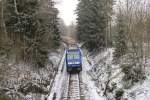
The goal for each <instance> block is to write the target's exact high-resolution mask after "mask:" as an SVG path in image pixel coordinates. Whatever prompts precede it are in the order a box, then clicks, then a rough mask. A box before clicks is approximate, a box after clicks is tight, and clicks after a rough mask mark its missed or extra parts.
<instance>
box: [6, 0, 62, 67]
mask: <svg viewBox="0 0 150 100" xmlns="http://www.w3.org/2000/svg"><path fill="white" fill-rule="evenodd" d="M5 12H6V13H5V14H4V15H5V24H6V30H7V33H8V38H9V39H10V41H11V42H12V44H13V45H12V51H13V52H14V54H15V55H16V61H19V60H20V59H23V60H24V61H25V62H28V63H32V64H33V65H35V66H39V67H42V66H44V65H45V63H46V61H47V60H48V53H49V50H50V49H52V48H54V49H56V48H57V47H58V46H59V41H60V35H59V30H58V27H57V26H58V22H57V20H58V18H57V15H58V11H57V9H56V8H55V7H54V2H53V1H52V0H6V9H5Z"/></svg>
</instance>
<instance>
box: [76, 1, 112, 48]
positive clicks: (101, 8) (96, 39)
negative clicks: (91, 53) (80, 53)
mask: <svg viewBox="0 0 150 100" xmlns="http://www.w3.org/2000/svg"><path fill="white" fill-rule="evenodd" d="M110 1H111V2H110ZM112 2H113V1H112V0H107V1H106V0H80V1H79V4H78V8H77V15H78V18H77V23H78V26H77V33H78V39H79V40H80V41H81V42H87V48H88V49H89V50H93V49H99V48H100V47H106V44H107V43H106V41H107V31H106V28H107V27H108V21H109V20H108V17H111V14H110V13H109V12H110V11H111V10H110V8H112V4H113V3H112ZM108 9H109V10H108Z"/></svg>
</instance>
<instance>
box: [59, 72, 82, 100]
mask: <svg viewBox="0 0 150 100" xmlns="http://www.w3.org/2000/svg"><path fill="white" fill-rule="evenodd" d="M62 100H84V89H83V82H82V77H81V73H80V74H68V79H67V83H66V86H65V90H64V92H63V95H62Z"/></svg>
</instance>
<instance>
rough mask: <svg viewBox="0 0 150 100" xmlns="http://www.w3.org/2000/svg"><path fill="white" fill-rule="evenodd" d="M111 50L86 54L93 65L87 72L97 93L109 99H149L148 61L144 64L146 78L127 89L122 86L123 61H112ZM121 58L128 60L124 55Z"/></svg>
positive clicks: (149, 73) (149, 64) (149, 71)
mask: <svg viewBox="0 0 150 100" xmlns="http://www.w3.org/2000/svg"><path fill="white" fill-rule="evenodd" d="M113 51H114V50H113V49H107V50H105V51H103V52H101V53H99V54H96V56H93V55H92V56H88V59H89V61H90V62H92V65H93V66H92V68H90V70H89V71H88V74H89V75H90V76H91V77H92V80H93V81H94V84H95V85H96V87H97V88H98V89H97V91H98V94H99V95H101V96H103V95H104V96H105V97H106V98H107V99H109V100H150V99H149V98H150V68H149V66H150V63H149V62H150V61H147V64H146V65H145V74H146V79H145V80H143V81H139V82H137V83H135V84H133V86H131V87H130V88H128V89H127V88H125V87H124V84H125V82H124V81H123V78H124V72H122V68H121V67H120V66H121V65H122V63H123V62H120V63H119V64H117V65H116V64H114V63H113ZM121 59H125V60H127V61H129V60H130V59H128V58H126V56H125V57H123V58H121Z"/></svg>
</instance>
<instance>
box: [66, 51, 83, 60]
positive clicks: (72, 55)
mask: <svg viewBox="0 0 150 100" xmlns="http://www.w3.org/2000/svg"><path fill="white" fill-rule="evenodd" d="M67 59H80V54H79V52H77V51H69V52H68V54H67Z"/></svg>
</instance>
